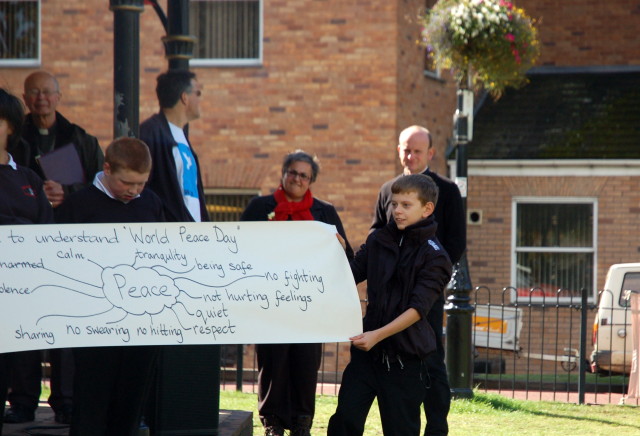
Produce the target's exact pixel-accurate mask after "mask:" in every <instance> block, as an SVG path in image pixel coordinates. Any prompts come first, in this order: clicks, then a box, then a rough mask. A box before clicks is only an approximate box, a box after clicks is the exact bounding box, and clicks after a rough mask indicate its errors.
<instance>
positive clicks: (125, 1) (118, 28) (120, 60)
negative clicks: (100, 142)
mask: <svg viewBox="0 0 640 436" xmlns="http://www.w3.org/2000/svg"><path fill="white" fill-rule="evenodd" d="M109 9H110V10H111V11H113V15H114V16H113V96H114V105H113V111H114V117H113V137H114V138H118V137H121V136H135V137H137V136H138V128H139V124H140V118H139V106H140V85H139V83H140V13H141V12H143V11H144V4H143V0H110V2H109Z"/></svg>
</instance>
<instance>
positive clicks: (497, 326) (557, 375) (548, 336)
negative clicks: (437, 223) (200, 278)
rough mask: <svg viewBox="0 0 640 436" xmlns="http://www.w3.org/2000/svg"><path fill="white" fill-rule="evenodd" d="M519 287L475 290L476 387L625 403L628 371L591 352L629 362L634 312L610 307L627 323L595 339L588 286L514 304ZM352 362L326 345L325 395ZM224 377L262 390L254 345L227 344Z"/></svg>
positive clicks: (344, 349)
mask: <svg viewBox="0 0 640 436" xmlns="http://www.w3.org/2000/svg"><path fill="white" fill-rule="evenodd" d="M514 291H515V289H514V288H510V287H508V288H504V289H502V291H501V292H492V290H491V289H489V288H488V287H484V286H482V287H477V288H476V289H475V290H474V292H473V293H472V302H473V305H474V307H475V309H476V313H475V315H474V324H473V325H474V330H473V343H474V345H475V353H474V379H473V381H474V386H475V388H476V389H477V390H479V391H481V392H495V393H499V394H501V395H506V396H510V397H512V398H519V399H520V398H522V399H531V400H543V399H544V400H551V401H564V402H575V403H579V404H584V403H585V402H586V403H619V402H621V398H622V397H623V394H624V393H626V391H627V385H628V379H629V377H628V374H627V373H626V372H624V371H622V372H620V373H617V372H615V371H614V372H611V371H609V370H608V367H607V360H606V358H605V359H603V360H601V361H600V366H599V370H598V371H597V372H595V373H592V372H591V371H590V356H591V353H592V351H593V349H594V343H593V340H596V341H599V342H598V345H599V346H600V350H599V351H603V349H604V351H606V350H607V349H608V350H616V353H617V354H619V355H620V356H622V357H621V358H622V360H623V364H625V366H626V367H630V364H631V351H632V350H630V349H629V348H630V347H629V345H628V342H627V341H622V343H621V344H620V341H618V340H617V339H616V337H617V336H616V335H620V334H623V333H622V330H624V334H627V335H630V334H631V328H630V324H631V322H630V319H631V314H630V309H629V308H628V307H625V308H610V309H609V308H607V310H606V311H605V313H606V312H607V311H609V310H610V311H611V313H610V316H608V319H610V320H612V319H614V314H615V312H616V311H617V312H620V315H619V316H618V318H621V319H622V320H623V322H622V324H623V325H617V326H616V327H614V328H615V329H617V330H620V332H618V331H616V332H614V333H616V335H614V334H609V333H610V332H608V333H607V335H606V337H598V336H596V337H595V338H593V339H592V331H591V322H592V321H593V319H594V318H595V316H596V313H597V310H598V306H597V305H595V304H589V303H588V300H587V291H586V290H583V291H582V295H581V298H573V299H571V300H570V301H567V300H566V298H565V296H566V291H562V290H558V292H557V295H556V296H555V297H551V296H546V297H545V296H542V298H540V293H539V292H537V290H535V289H532V290H531V292H530V297H529V298H526V297H525V298H523V297H522V295H520V297H519V298H518V299H517V300H515V301H512V296H513V295H514ZM603 292H607V291H603ZM600 294H602V292H601V293H600ZM534 295H535V298H533V297H532V296H534ZM598 301H600V299H599V300H598ZM604 331H605V329H603V328H602V326H601V327H600V329H599V330H598V332H597V333H598V335H600V334H604ZM445 340H446V338H445ZM616 347H617V348H616ZM604 356H606V353H604ZM348 360H349V343H333V344H324V345H323V360H322V363H321V368H320V372H319V374H318V392H320V393H323V394H328V395H337V393H338V389H339V384H340V380H341V378H342V371H343V370H344V367H345V366H346V364H347V363H348ZM238 368H240V370H238ZM221 380H222V383H223V384H224V385H225V387H226V388H229V386H230V385H232V384H233V382H234V381H235V389H237V390H245V391H249V392H254V393H255V392H257V380H258V375H257V364H256V359H255V353H254V347H253V345H245V346H242V345H237V346H236V345H233V346H223V347H222V370H221Z"/></svg>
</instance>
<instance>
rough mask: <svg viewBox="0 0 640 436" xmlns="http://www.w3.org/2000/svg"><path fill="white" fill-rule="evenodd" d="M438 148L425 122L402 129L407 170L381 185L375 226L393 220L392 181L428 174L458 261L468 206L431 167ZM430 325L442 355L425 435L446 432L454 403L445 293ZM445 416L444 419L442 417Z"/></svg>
mask: <svg viewBox="0 0 640 436" xmlns="http://www.w3.org/2000/svg"><path fill="white" fill-rule="evenodd" d="M434 153H435V149H434V148H433V144H432V141H431V134H430V133H429V131H428V130H427V129H425V128H424V127H421V126H411V127H408V128H406V129H404V130H403V131H402V132H401V133H400V137H399V140H398V157H399V158H400V162H401V163H402V166H403V167H404V171H403V174H401V175H399V176H397V177H396V178H394V179H392V180H389V181H388V182H386V183H385V184H384V185H382V187H381V188H380V193H379V194H378V201H377V203H376V209H375V212H374V219H373V223H372V224H371V229H372V230H373V229H379V228H382V227H384V226H385V225H386V224H387V222H389V221H390V220H391V216H392V208H391V185H393V183H394V182H395V181H396V180H397V179H398V178H400V177H403V176H404V175H407V174H425V175H427V176H429V177H431V178H432V179H433V181H434V182H435V183H436V185H437V186H438V190H439V196H438V203H437V204H436V208H435V211H434V213H433V215H434V218H435V221H436V223H437V225H438V229H437V230H436V236H437V237H438V240H439V241H440V242H441V243H442V245H443V247H444V249H445V250H446V252H447V254H448V255H449V258H450V259H451V262H452V263H453V264H456V263H457V262H458V261H459V260H460V258H461V257H462V253H463V252H464V250H465V248H466V245H467V236H466V224H465V214H464V207H463V204H462V197H461V196H460V191H459V189H458V187H457V186H456V184H455V183H453V182H452V181H451V180H449V179H446V178H444V177H442V176H439V175H438V174H436V173H434V172H433V171H431V170H430V169H429V163H430V161H431V159H432V158H433V155H434ZM427 318H428V321H429V325H430V326H431V328H432V329H433V330H434V331H435V333H436V338H437V346H438V355H439V357H440V358H436V357H435V356H432V357H431V358H430V359H429V360H428V362H427V364H428V365H430V366H431V368H430V374H431V375H432V379H433V383H432V385H431V387H430V388H429V389H427V390H426V396H425V401H424V411H425V415H426V416H427V426H426V428H425V433H424V434H425V435H446V434H447V433H448V431H449V430H448V425H447V421H446V416H447V414H448V412H449V407H450V403H451V393H450V388H449V381H448V378H447V370H446V367H445V364H444V346H443V344H442V329H443V318H444V293H443V294H441V295H440V297H439V299H438V301H437V302H436V303H435V304H434V305H433V307H432V308H431V311H430V312H429V314H428V316H427ZM443 416H444V420H443V419H442V417H443Z"/></svg>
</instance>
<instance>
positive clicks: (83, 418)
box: [69, 346, 158, 436]
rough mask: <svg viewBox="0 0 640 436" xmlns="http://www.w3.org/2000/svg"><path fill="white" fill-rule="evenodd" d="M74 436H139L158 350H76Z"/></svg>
mask: <svg viewBox="0 0 640 436" xmlns="http://www.w3.org/2000/svg"><path fill="white" fill-rule="evenodd" d="M74 353H75V360H76V372H75V379H74V381H75V385H74V389H75V401H74V409H73V417H72V422H71V429H70V431H69V435H70V436H135V435H138V434H139V433H138V432H139V428H140V417H141V414H142V407H143V404H144V399H145V396H146V393H147V391H148V389H149V383H150V380H151V373H152V370H153V368H154V365H155V363H156V361H157V356H158V347H152V346H149V347H96V348H76V349H75V350H74Z"/></svg>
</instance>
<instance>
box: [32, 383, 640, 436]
mask: <svg viewBox="0 0 640 436" xmlns="http://www.w3.org/2000/svg"><path fill="white" fill-rule="evenodd" d="M47 396H48V389H46V388H45V389H44V390H43V396H42V398H47ZM337 401H338V397H335V396H329V395H318V396H317V397H316V417H315V420H314V423H313V429H312V432H311V433H312V434H313V435H314V436H320V435H324V434H326V432H327V422H329V417H330V416H331V415H332V414H333V412H334V411H335V409H336V403H337ZM256 407H257V396H256V394H245V393H241V392H233V391H222V392H220V408H221V409H229V410H248V411H251V412H253V433H254V434H255V435H256V436H259V435H261V434H264V433H263V429H262V424H260V420H259V419H258V414H257V408H256ZM449 428H450V432H449V434H450V435H451V436H463V435H464V436H468V435H490V436H498V435H505V436H506V435H509V436H513V435H516V436H533V435H544V436H547V435H562V436H574V435H576V436H606V435H613V436H624V435H638V434H640V408H638V407H637V406H618V405H597V406H594V405H577V404H569V403H560V402H546V401H522V400H513V399H510V398H506V397H503V396H500V395H496V394H484V393H478V392H476V393H475V396H474V398H473V399H471V400H454V401H453V402H452V404H451V413H449ZM364 434H365V435H366V436H374V435H382V427H381V425H380V414H379V413H378V406H377V404H376V403H374V405H373V407H372V408H371V412H370V413H369V418H368V419H367V425H366V427H365V432H364Z"/></svg>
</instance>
